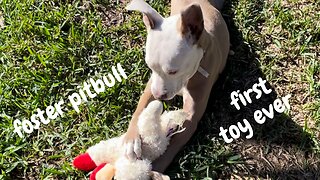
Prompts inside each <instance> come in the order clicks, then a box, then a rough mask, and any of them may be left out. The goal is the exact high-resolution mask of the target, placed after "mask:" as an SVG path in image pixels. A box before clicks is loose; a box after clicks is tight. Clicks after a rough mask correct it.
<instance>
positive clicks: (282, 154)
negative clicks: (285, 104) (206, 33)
mask: <svg viewBox="0 0 320 180" xmlns="http://www.w3.org/2000/svg"><path fill="white" fill-rule="evenodd" d="M150 4H151V5H152V6H153V7H154V8H156V9H157V10H158V11H159V12H160V13H161V14H163V15H164V16H167V15H168V14H169V2H168V1H166V0H159V1H152V2H150ZM124 7H125V4H124V3H121V2H120V1H116V0H111V1H107V0H92V1H86V0H83V1H79V0H74V1H69V0H68V1H58V0H55V1H47V0H46V1H38V0H23V1H17V0H0V128H1V129H0V139H1V141H0V171H1V172H0V179H14V180H15V179H85V178H88V176H89V174H88V173H85V172H81V171H78V170H76V169H74V168H73V167H72V164H71V162H72V160H73V158H74V157H75V156H77V155H78V154H79V153H83V152H84V151H85V150H86V149H87V148H88V147H90V146H92V145H94V144H95V143H98V142H99V141H100V140H104V139H107V138H111V137H115V136H118V135H120V134H122V133H124V132H125V131H126V128H127V126H128V123H129V120H130V119H131V115H132V114H133V112H134V110H135V107H136V105H137V102H138V99H139V96H140V95H141V93H142V91H143V89H144V84H145V83H146V82H147V80H148V78H149V76H150V70H148V68H147V66H146V64H145V62H144V44H145V38H146V30H145V27H144V24H143V22H142V16H141V14H139V13H132V12H130V13H129V12H126V11H125V10H124ZM222 14H223V16H224V18H225V20H226V23H227V25H228V27H229V32H230V37H231V44H232V46H231V50H232V51H231V53H230V55H229V58H228V63H227V66H226V69H225V71H224V72H223V73H222V75H221V77H220V78H219V80H218V82H217V83H216V84H215V86H214V87H213V89H212V93H211V97H210V99H209V103H208V107H207V109H206V112H205V114H204V116H203V119H202V121H201V122H200V124H199V126H198V130H197V132H196V133H195V135H194V136H193V138H192V139H191V140H190V142H189V143H188V144H187V146H186V147H185V148H184V149H183V150H182V151H181V152H180V153H179V154H178V155H177V156H176V158H175V160H174V162H173V163H172V164H171V166H170V167H169V168H168V170H167V171H166V174H168V175H169V176H170V177H171V178H172V179H218V178H222V179H224V178H227V179H230V178H235V179H239V178H240V177H251V178H264V179H269V178H272V179H316V178H318V177H320V131H319V130H320V60H319V57H320V2H319V1H315V0H303V1H297V0H286V1H281V0H269V1H262V0H251V1H246V0H237V1H227V3H226V5H225V7H224V9H223V10H222ZM117 63H120V64H121V65H122V67H123V69H124V70H125V72H126V74H127V76H128V78H127V79H123V80H122V81H121V82H116V83H115V85H114V86H113V87H110V88H106V89H105V91H104V92H102V93H100V94H98V95H97V96H96V97H94V98H91V99H88V102H83V103H81V105H80V106H79V113H78V112H76V111H75V109H74V108H73V107H72V104H71V103H70V102H69V101H68V97H69V96H71V95H72V94H73V93H78V92H79V90H81V89H82V88H83V84H84V82H86V81H88V80H89V79H90V78H93V79H100V78H101V77H103V76H105V75H107V74H108V73H110V72H112V66H116V65H117ZM259 77H261V78H262V79H265V80H267V86H268V88H271V89H272V93H270V94H267V95H263V96H262V97H261V99H259V100H254V101H253V103H252V104H249V105H247V106H246V107H244V108H242V109H241V110H237V109H235V108H234V107H233V106H231V105H230V101H231V100H230V94H231V93H232V92H233V91H236V90H240V91H241V92H243V91H245V90H247V89H249V88H251V87H252V86H253V84H255V83H257V82H258V79H259ZM288 94H291V98H290V106H291V108H290V110H286V111H285V112H284V113H282V114H279V113H275V116H274V118H268V119H267V120H266V122H265V123H264V124H257V123H256V122H254V116H253V115H254V112H255V110H259V109H262V108H268V106H269V104H271V103H272V102H274V100H275V99H277V98H280V97H284V96H286V95H288ZM61 100H64V104H63V107H64V113H63V116H58V117H56V118H53V119H52V120H51V121H50V122H48V123H47V124H43V123H42V124H41V125H40V127H39V129H35V130H34V131H33V132H32V133H30V134H27V133H24V137H23V138H21V137H19V136H18V135H17V133H15V132H14V126H13V124H14V121H15V120H17V119H19V120H30V118H31V116H32V115H33V114H35V113H37V112H38V110H37V109H39V111H41V110H45V109H46V108H47V107H48V106H50V105H54V104H55V103H58V102H59V101H61ZM165 103H166V108H167V109H174V108H176V107H181V98H176V99H174V100H173V101H171V102H165ZM243 119H247V120H248V121H249V122H250V124H251V125H252V126H253V133H254V136H253V137H252V138H251V139H246V137H245V135H246V134H242V136H241V138H239V139H237V140H235V141H233V142H232V143H230V144H227V143H225V142H224V140H223V138H222V137H221V136H219V131H220V130H219V128H220V127H224V128H228V127H230V126H231V125H233V124H237V122H243Z"/></svg>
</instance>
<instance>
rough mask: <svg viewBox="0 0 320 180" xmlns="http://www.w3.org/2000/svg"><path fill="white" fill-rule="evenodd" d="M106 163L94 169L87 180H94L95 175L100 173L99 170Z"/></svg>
mask: <svg viewBox="0 0 320 180" xmlns="http://www.w3.org/2000/svg"><path fill="white" fill-rule="evenodd" d="M106 164H107V163H103V164H100V165H99V166H98V167H96V168H95V169H94V170H93V172H92V173H91V175H90V179H89V180H96V174H97V172H98V171H100V169H102V168H103V167H104V166H105V165H106Z"/></svg>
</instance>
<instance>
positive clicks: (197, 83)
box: [124, 0, 230, 172]
mask: <svg viewBox="0 0 320 180" xmlns="http://www.w3.org/2000/svg"><path fill="white" fill-rule="evenodd" d="M220 2H221V0H220ZM214 5H219V6H220V7H221V3H219V2H218V3H217V2H213V0H212V1H208V0H172V1H171V15H170V16H169V17H167V18H164V17H162V16H161V15H160V14H159V13H158V12H157V11H156V10H154V9H153V8H152V7H151V6H150V5H148V4H147V3H146V2H144V1H143V0H132V1H131V2H130V3H129V5H128V6H127V9H128V10H137V11H140V12H142V13H143V22H144V24H145V26H146V28H147V33H148V35H147V41H146V55H145V61H146V63H147V65H148V67H149V68H150V69H151V70H152V75H151V78H150V80H149V81H148V83H147V85H146V88H145V90H144V93H143V94H142V96H141V98H140V100H139V103H138V106H137V109H136V111H135V112H134V114H133V117H132V120H131V121H130V124H129V128H128V130H127V132H126V135H125V140H124V143H126V154H127V156H128V157H129V158H132V159H134V158H139V156H140V155H141V141H140V138H139V136H138V132H137V120H138V117H139V115H140V113H141V111H142V110H143V109H144V108H145V107H146V106H147V105H148V103H149V102H151V101H152V100H154V99H159V100H170V99H172V98H173V97H174V96H176V95H182V96H183V109H184V110H185V112H187V113H188V115H189V116H188V118H187V121H186V122H185V124H184V126H185V127H186V130H185V131H184V132H182V133H180V134H177V135H175V136H174V137H173V138H172V139H171V143H170V146H169V147H168V149H167V151H166V153H165V154H164V155H163V156H162V157H161V158H159V159H158V160H156V161H155V162H154V164H153V168H154V170H156V171H158V172H163V171H164V170H165V169H166V168H167V166H168V165H169V164H170V163H171V161H172V160H173V158H174V156H175V155H176V154H177V153H178V151H179V150H180V149H181V148H182V147H183V146H184V145H185V144H186V143H187V141H188V140H189V139H190V138H191V136H192V135H193V133H194V132H195V130H196V129H197V124H198V122H199V121H200V119H201V117H202V116H203V114H204V111H205V109H206V106H207V103H208V99H209V95H210V92H211V88H212V86H213V84H214V83H215V82H216V80H217V79H218V76H219V74H220V73H221V72H222V70H223V69H224V67H225V64H226V60H227V56H228V53H229V46H230V44H229V32H228V29H227V26H226V23H225V22H224V20H223V18H222V16H221V14H220V12H219V11H218V10H217V9H216V8H215V6H214Z"/></svg>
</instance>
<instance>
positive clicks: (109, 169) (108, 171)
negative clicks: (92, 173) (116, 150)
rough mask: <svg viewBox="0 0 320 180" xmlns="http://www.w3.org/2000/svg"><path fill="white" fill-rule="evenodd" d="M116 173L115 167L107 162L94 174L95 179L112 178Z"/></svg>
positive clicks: (109, 179) (106, 179)
mask: <svg viewBox="0 0 320 180" xmlns="http://www.w3.org/2000/svg"><path fill="white" fill-rule="evenodd" d="M115 173H116V169H115V168H114V166H113V165H111V164H107V165H105V166H104V167H103V168H102V169H100V170H99V171H98V172H97V174H96V180H112V178H113V176H114V175H115Z"/></svg>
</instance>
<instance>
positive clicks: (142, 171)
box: [87, 101, 187, 180]
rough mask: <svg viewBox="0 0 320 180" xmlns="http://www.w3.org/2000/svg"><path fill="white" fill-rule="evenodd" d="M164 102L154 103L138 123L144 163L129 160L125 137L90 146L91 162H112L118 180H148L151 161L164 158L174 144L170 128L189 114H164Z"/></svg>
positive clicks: (180, 122)
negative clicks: (171, 141) (164, 154)
mask: <svg viewBox="0 0 320 180" xmlns="http://www.w3.org/2000/svg"><path fill="white" fill-rule="evenodd" d="M162 111H163V107H162V103H161V102H160V101H152V102H150V103H149V105H148V106H147V107H146V108H145V109H144V110H143V111H142V113H141V114H140V116H139V120H138V130H139V134H140V136H141V140H142V147H141V148H142V160H136V161H130V160H129V159H127V158H126V157H125V155H124V154H125V153H124V150H125V148H124V144H122V138H123V135H122V136H120V137H115V138H112V139H109V140H107V141H101V142H100V143H98V144H96V145H94V146H92V147H90V148H89V149H88V151H87V152H88V153H89V155H90V157H91V159H92V160H93V161H94V162H95V163H96V165H100V164H101V163H106V162H108V163H111V164H113V165H114V166H115V169H116V172H115V177H116V179H118V180H131V179H132V180H136V179H137V180H144V179H148V177H149V173H150V170H151V162H152V161H153V160H155V159H156V158H158V157H159V156H160V155H162V154H163V153H164V152H165V150H166V148H167V146H168V144H169V141H170V136H167V134H168V130H169V129H175V128H176V127H177V126H180V125H182V124H183V121H184V120H185V119H186V117H187V115H186V113H184V112H183V110H177V111H169V112H165V113H163V114H162Z"/></svg>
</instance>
